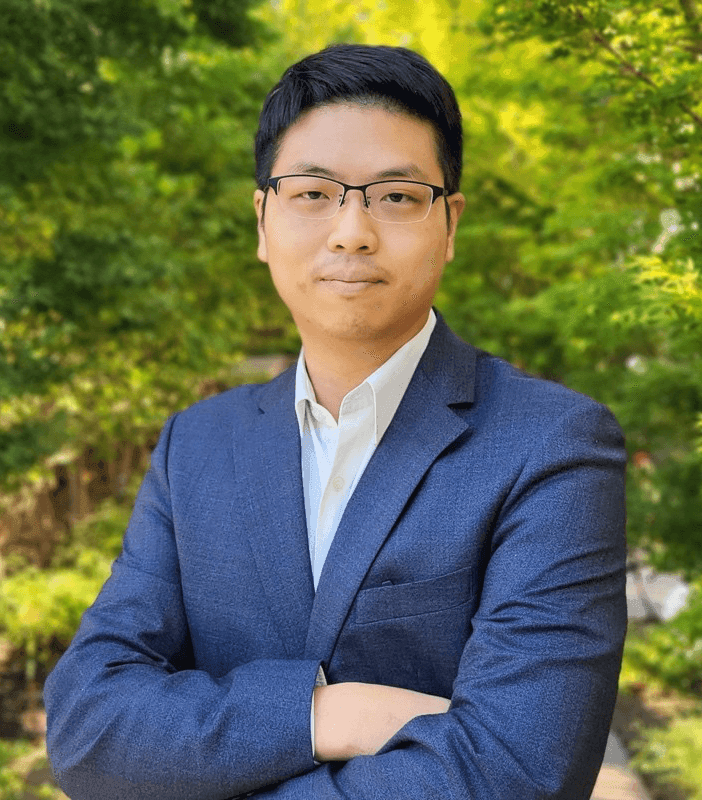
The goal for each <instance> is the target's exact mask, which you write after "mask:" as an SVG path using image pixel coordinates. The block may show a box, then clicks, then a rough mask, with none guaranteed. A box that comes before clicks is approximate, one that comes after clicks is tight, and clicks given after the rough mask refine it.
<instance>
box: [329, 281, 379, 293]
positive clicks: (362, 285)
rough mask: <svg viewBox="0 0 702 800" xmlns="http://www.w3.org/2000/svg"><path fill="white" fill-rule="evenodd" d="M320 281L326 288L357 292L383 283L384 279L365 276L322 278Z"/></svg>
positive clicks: (340, 291)
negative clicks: (351, 278)
mask: <svg viewBox="0 0 702 800" xmlns="http://www.w3.org/2000/svg"><path fill="white" fill-rule="evenodd" d="M319 282H320V283H321V284H322V285H323V286H324V287H325V288H326V289H330V290H332V291H335V292H337V293H339V294H355V293H357V292H362V291H364V290H366V289H371V288H372V287H373V286H379V285H380V284H381V283H383V281H380V280H371V279H368V280H364V279H363V278H357V279H353V280H349V279H348V278H322V279H320V281H319Z"/></svg>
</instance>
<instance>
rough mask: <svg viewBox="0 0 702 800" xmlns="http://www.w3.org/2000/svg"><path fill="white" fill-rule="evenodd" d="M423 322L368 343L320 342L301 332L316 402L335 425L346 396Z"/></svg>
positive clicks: (396, 349) (416, 331)
mask: <svg viewBox="0 0 702 800" xmlns="http://www.w3.org/2000/svg"><path fill="white" fill-rule="evenodd" d="M425 323H426V319H424V321H423V322H422V323H421V324H420V325H418V326H415V327H414V328H412V329H410V330H409V331H407V332H406V333H405V334H404V335H403V336H402V337H399V338H398V339H396V340H393V341H391V342H382V343H380V342H378V340H371V341H368V342H359V341H358V340H352V341H348V340H333V341H330V339H329V337H326V338H324V340H319V339H318V338H315V337H309V336H305V335H304V334H303V333H302V332H301V337H302V344H303V346H304V348H305V366H306V368H307V374H308V375H309V378H310V381H311V383H312V386H313V388H314V393H315V395H316V397H317V402H318V403H319V404H320V405H321V406H323V407H324V408H326V409H327V411H328V412H329V413H330V414H331V415H332V416H333V417H334V419H335V420H336V421H337V422H338V420H339V409H340V408H341V402H342V400H343V399H344V397H346V395H347V394H348V393H349V392H350V391H351V390H352V389H355V388H356V387H357V386H360V385H361V384H362V383H363V381H364V380H365V379H366V378H367V377H368V376H369V375H372V374H373V373H374V372H375V371H376V370H377V369H378V368H379V367H381V366H382V365H383V364H384V363H385V362H386V361H387V360H388V359H389V358H390V357H391V356H393V355H394V354H395V353H396V352H397V351H398V350H399V349H400V348H401V347H402V346H403V345H404V344H406V343H407V342H409V340H410V339H412V338H413V337H414V336H416V335H417V334H418V333H419V331H420V330H422V328H423V327H424V325H425Z"/></svg>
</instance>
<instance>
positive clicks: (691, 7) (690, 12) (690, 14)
mask: <svg viewBox="0 0 702 800" xmlns="http://www.w3.org/2000/svg"><path fill="white" fill-rule="evenodd" d="M680 8H682V12H683V14H684V15H685V21H686V22H687V24H688V27H689V28H690V30H691V31H692V33H693V34H694V35H695V37H696V38H702V28H701V27H700V20H699V16H698V14H697V9H696V8H695V0H680Z"/></svg>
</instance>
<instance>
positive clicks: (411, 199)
mask: <svg viewBox="0 0 702 800" xmlns="http://www.w3.org/2000/svg"><path fill="white" fill-rule="evenodd" d="M366 197H367V198H368V207H369V211H370V213H371V216H372V217H374V218H375V219H377V220H380V221H381V222H421V220H423V219H425V218H426V216H427V215H428V214H429V209H430V208H431V200H432V191H431V188H430V187H429V186H425V185H424V184H421V183H410V182H408V181H383V182H382V183H375V184H373V185H372V186H369V187H368V189H367V190H366Z"/></svg>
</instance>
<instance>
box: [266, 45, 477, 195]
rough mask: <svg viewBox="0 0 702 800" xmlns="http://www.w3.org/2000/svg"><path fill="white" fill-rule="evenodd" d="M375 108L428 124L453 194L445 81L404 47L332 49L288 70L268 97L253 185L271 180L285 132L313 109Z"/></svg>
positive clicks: (458, 136) (454, 157) (457, 140)
mask: <svg viewBox="0 0 702 800" xmlns="http://www.w3.org/2000/svg"><path fill="white" fill-rule="evenodd" d="M344 101H348V102H360V103H364V104H365V103H370V104H372V105H379V106H381V107H383V108H386V109H388V110H390V111H401V112H404V113H406V114H410V115H411V116H413V117H417V118H419V119H422V120H427V121H428V122H430V123H431V125H432V127H433V129H434V133H435V137H436V143H437V151H438V153H437V155H438V159H439V164H440V166H441V169H442V172H443V175H444V186H445V187H446V188H447V189H448V191H449V193H450V194H453V192H457V191H458V187H459V182H460V179H461V168H462V165H463V127H462V123H461V112H460V110H459V108H458V103H457V101H456V96H455V94H454V92H453V89H452V88H451V86H450V84H449V83H448V81H447V80H446V79H445V78H444V77H443V76H442V75H441V74H440V73H439V72H438V71H437V70H436V69H435V68H434V67H433V66H432V65H431V64H430V63H429V62H428V61H427V60H426V59H425V58H423V57H422V56H420V55H419V54H418V53H415V52H413V51H412V50H407V49H406V48H404V47H387V46H384V45H379V46H371V45H357V44H335V45H331V46H330V47H327V48H325V49H324V50H322V51H320V52H319V53H314V54H313V55H310V56H307V57H306V58H303V59H302V61H298V62H297V63H296V64H293V65H292V66H291V67H289V68H288V69H287V70H286V71H285V73H284V74H283V77H282V78H281V79H280V81H279V82H278V84H277V85H276V86H275V87H274V88H273V89H272V90H271V91H270V92H269V94H268V96H267V97H266V100H265V102H264V104H263V108H262V110H261V116H260V118H259V127H258V132H257V133H256V142H255V152H256V183H257V184H258V187H259V188H260V189H263V188H264V187H265V185H266V181H267V180H268V178H270V177H271V169H272V167H273V163H274V162H275V159H276V157H277V155H278V151H279V148H280V144H281V142H282V137H283V134H284V133H285V131H286V130H287V129H288V128H289V127H290V125H292V124H293V123H294V122H295V121H296V120H297V119H298V117H300V116H301V115H302V114H303V113H305V112H306V111H309V110H311V109H313V108H316V107H317V106H323V105H330V104H333V103H339V102H344Z"/></svg>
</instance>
